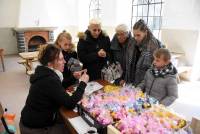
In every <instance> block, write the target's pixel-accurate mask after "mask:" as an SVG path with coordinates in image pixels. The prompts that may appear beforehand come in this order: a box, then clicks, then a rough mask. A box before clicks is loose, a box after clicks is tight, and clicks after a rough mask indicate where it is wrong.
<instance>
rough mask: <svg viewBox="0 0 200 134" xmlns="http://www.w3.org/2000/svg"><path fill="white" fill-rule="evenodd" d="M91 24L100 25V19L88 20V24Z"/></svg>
mask: <svg viewBox="0 0 200 134" xmlns="http://www.w3.org/2000/svg"><path fill="white" fill-rule="evenodd" d="M91 25H100V26H101V21H100V20H99V19H95V18H93V19H91V20H90V22H89V26H91Z"/></svg>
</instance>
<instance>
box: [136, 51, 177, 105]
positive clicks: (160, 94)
mask: <svg viewBox="0 0 200 134" xmlns="http://www.w3.org/2000/svg"><path fill="white" fill-rule="evenodd" d="M153 56H154V61H153V65H152V67H151V68H150V69H149V70H147V72H146V74H145V77H144V80H143V82H142V83H140V84H139V85H138V88H141V89H142V90H143V91H144V92H146V94H147V95H150V96H152V97H154V98H156V99H157V100H158V101H159V102H160V103H161V104H163V105H165V106H169V105H171V104H172V103H173V102H174V101H175V100H176V98H177V97H178V86H177V80H176V77H177V76H176V75H177V70H176V68H175V67H174V66H173V65H172V63H171V62H170V59H171V55H170V52H169V50H168V49H164V48H160V49H158V50H156V51H155V52H154V55H153Z"/></svg>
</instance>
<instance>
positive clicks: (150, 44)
mask: <svg viewBox="0 0 200 134" xmlns="http://www.w3.org/2000/svg"><path fill="white" fill-rule="evenodd" d="M133 36H134V39H135V40H136V45H135V50H134V51H135V52H134V55H133V62H132V66H133V67H134V68H135V69H132V70H133V72H132V74H133V75H134V77H133V84H134V85H138V84H139V83H140V82H141V81H142V80H143V79H144V75H145V73H146V71H147V70H148V69H149V68H150V66H151V64H152V62H153V52H154V51H155V50H156V49H158V48H160V47H161V42H160V41H158V40H157V39H156V38H155V37H154V36H153V34H152V32H151V31H150V29H149V28H148V26H147V25H146V23H145V22H144V20H142V19H140V20H139V21H137V22H136V23H135V24H134V26H133Z"/></svg>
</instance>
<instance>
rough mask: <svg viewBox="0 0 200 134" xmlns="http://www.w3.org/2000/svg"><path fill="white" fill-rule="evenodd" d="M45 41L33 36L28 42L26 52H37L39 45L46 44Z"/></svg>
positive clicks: (40, 37)
mask: <svg viewBox="0 0 200 134" xmlns="http://www.w3.org/2000/svg"><path fill="white" fill-rule="evenodd" d="M46 43H47V41H46V40H45V39H44V38H43V37H42V36H33V37H32V38H31V39H30V40H29V42H28V51H29V52H33V51H37V50H38V48H39V47H40V45H44V44H46Z"/></svg>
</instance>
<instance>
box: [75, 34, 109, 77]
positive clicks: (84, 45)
mask: <svg viewBox="0 0 200 134" xmlns="http://www.w3.org/2000/svg"><path fill="white" fill-rule="evenodd" d="M77 49H78V57H79V60H80V61H81V62H82V63H83V68H86V69H87V70H88V74H89V76H90V81H92V80H97V79H101V69H102V68H103V67H104V66H105V65H106V62H107V60H109V55H110V38H109V37H108V36H106V35H105V34H104V33H102V32H101V33H100V35H99V37H98V38H97V39H95V38H93V37H92V35H91V34H90V32H89V31H88V30H87V31H86V32H85V36H84V37H83V38H79V42H78V48H77ZM100 49H104V51H106V58H102V57H99V56H98V51H99V50H100Z"/></svg>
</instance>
